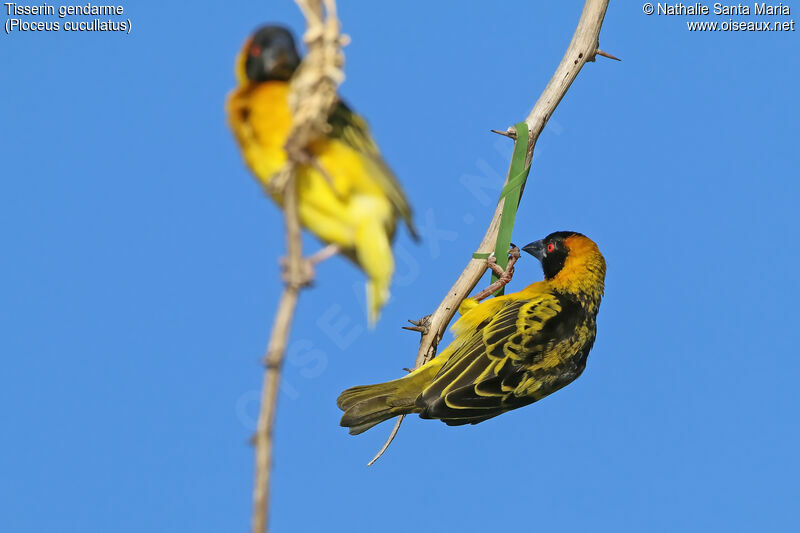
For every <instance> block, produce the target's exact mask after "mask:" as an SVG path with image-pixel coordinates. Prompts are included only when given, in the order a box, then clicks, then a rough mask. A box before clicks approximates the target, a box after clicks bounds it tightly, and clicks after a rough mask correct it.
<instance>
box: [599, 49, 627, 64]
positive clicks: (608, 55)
mask: <svg viewBox="0 0 800 533" xmlns="http://www.w3.org/2000/svg"><path fill="white" fill-rule="evenodd" d="M594 55H596V56H603V57H607V58H609V59H613V60H614V61H622V60H621V59H620V58H618V57H616V56H612V55H611V54H609V53H608V52H603V51H602V50H600V49H599V48H598V49H597V50H596V51H595V53H594ZM592 60H594V58H592Z"/></svg>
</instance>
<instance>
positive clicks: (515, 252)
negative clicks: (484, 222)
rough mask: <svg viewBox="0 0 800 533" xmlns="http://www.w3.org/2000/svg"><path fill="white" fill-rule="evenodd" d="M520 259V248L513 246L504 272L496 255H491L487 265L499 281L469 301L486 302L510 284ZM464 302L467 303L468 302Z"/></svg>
mask: <svg viewBox="0 0 800 533" xmlns="http://www.w3.org/2000/svg"><path fill="white" fill-rule="evenodd" d="M518 259H519V248H517V247H516V246H514V245H513V244H512V245H511V249H510V250H509V251H508V265H507V266H506V269H505V270H503V268H502V267H501V266H500V265H498V264H497V259H496V258H495V257H494V255H490V256H489V259H487V260H486V265H487V266H488V267H489V268H490V269H491V270H492V272H494V273H495V274H497V277H498V279H497V281H495V282H494V283H492V284H491V285H489V286H488V287H486V288H485V289H483V290H482V291H481V292H479V293H478V294H476V295H475V296H473V297H472V298H469V299H471V300H475V301H478V302H480V301H481V300H484V299H486V298H488V297H489V296H491V295H492V294H494V293H495V292H497V290H498V289H502V288H503V287H505V286H506V285H507V284H508V282H509V281H511V278H512V277H514V263H516V262H517V260H518ZM464 301H465V302H466V301H467V300H464ZM462 305H463V304H462ZM459 309H460V308H459ZM467 310H468V309H467Z"/></svg>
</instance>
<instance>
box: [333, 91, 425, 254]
mask: <svg viewBox="0 0 800 533" xmlns="http://www.w3.org/2000/svg"><path fill="white" fill-rule="evenodd" d="M328 123H329V124H330V126H331V131H330V133H329V137H330V138H332V139H337V140H339V141H341V142H343V143H344V144H346V145H347V146H349V147H350V148H352V149H353V150H355V151H357V152H358V153H360V154H363V155H364V156H366V157H367V158H368V159H369V161H370V162H371V163H372V165H373V166H374V169H375V171H374V172H372V174H371V177H372V178H373V179H374V180H375V182H376V183H377V184H378V186H379V187H380V189H381V190H382V191H383V193H384V194H385V195H386V197H387V198H389V201H390V202H391V203H392V205H393V206H394V208H395V210H396V211H397V212H398V213H399V214H400V216H401V217H402V218H403V220H404V221H405V222H406V225H407V226H408V229H409V231H410V232H411V235H412V236H413V237H414V238H415V239H416V238H417V236H418V235H417V230H416V229H415V228H414V223H413V220H412V217H411V206H410V205H409V203H408V200H407V199H406V196H405V193H404V192H403V189H402V187H401V186H400V183H399V182H398V181H397V178H396V177H395V175H394V173H393V172H392V170H391V169H390V168H389V166H388V165H387V164H386V162H385V161H384V160H383V157H382V156H381V153H380V150H379V149H378V145H377V144H375V141H374V140H373V139H372V135H371V134H370V131H369V126H367V123H366V121H365V120H364V119H363V118H361V117H360V116H359V115H357V114H356V113H354V112H353V111H351V110H350V108H349V107H348V106H347V105H346V104H345V103H344V102H342V101H341V100H339V102H337V104H336V106H335V107H334V108H333V111H332V112H331V114H330V117H328Z"/></svg>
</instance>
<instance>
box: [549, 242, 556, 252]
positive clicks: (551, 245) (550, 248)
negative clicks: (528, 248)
mask: <svg viewBox="0 0 800 533" xmlns="http://www.w3.org/2000/svg"><path fill="white" fill-rule="evenodd" d="M555 249H556V245H555V244H553V243H552V242H548V243H547V251H548V252H552V251H553V250H555Z"/></svg>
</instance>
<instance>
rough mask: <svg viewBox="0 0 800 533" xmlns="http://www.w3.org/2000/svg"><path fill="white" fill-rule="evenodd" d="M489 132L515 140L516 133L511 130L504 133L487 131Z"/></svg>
mask: <svg viewBox="0 0 800 533" xmlns="http://www.w3.org/2000/svg"><path fill="white" fill-rule="evenodd" d="M489 131H491V132H492V133H496V134H498V135H502V136H504V137H508V138H509V139H514V140H515V141H516V140H517V132H516V131H514V130H512V129H511V128H509V129H508V130H506V131H501V130H489Z"/></svg>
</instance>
